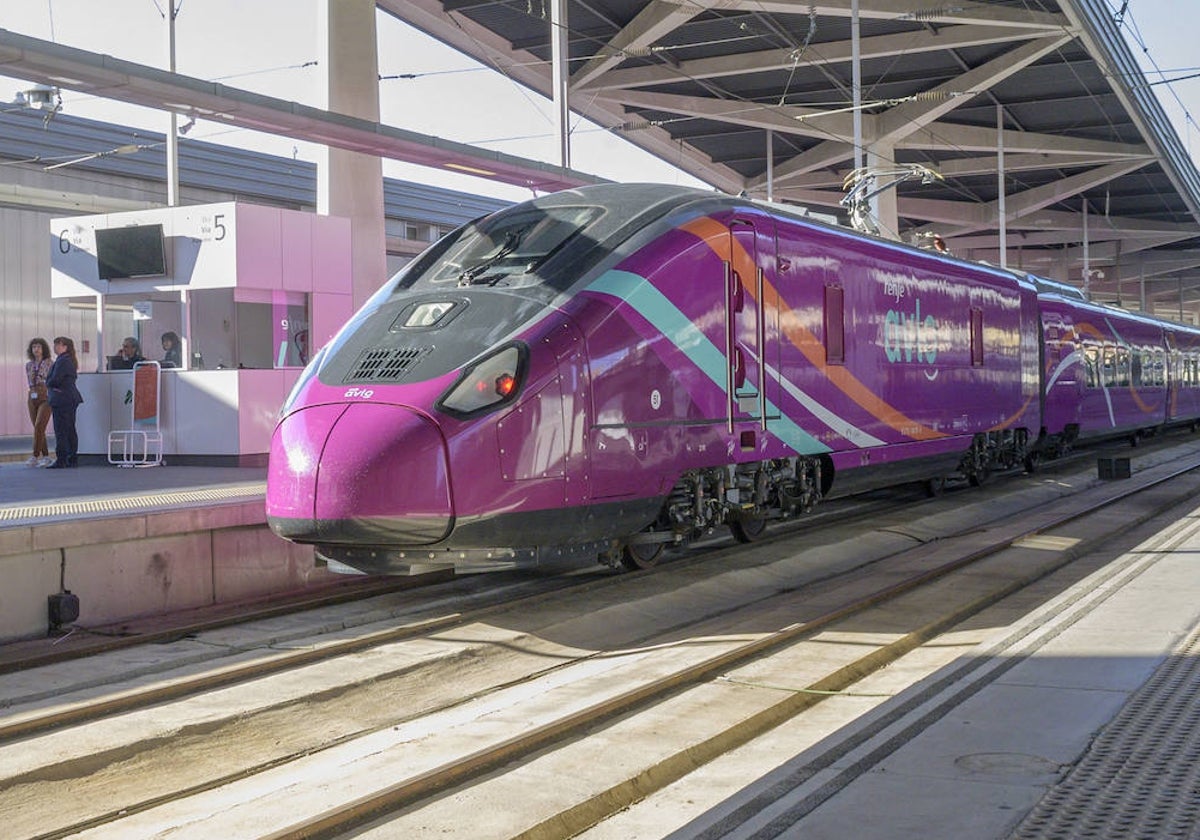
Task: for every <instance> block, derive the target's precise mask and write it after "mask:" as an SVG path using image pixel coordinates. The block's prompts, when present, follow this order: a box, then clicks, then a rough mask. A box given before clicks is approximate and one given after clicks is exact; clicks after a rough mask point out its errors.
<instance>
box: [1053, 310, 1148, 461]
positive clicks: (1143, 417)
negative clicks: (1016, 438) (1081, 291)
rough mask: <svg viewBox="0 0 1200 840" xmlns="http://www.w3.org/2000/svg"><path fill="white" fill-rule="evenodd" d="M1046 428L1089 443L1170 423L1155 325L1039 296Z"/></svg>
mask: <svg viewBox="0 0 1200 840" xmlns="http://www.w3.org/2000/svg"><path fill="white" fill-rule="evenodd" d="M1041 310H1042V331H1043V335H1044V336H1045V345H1046V350H1045V354H1046V358H1045V373H1044V375H1045V389H1046V396H1045V402H1046V410H1045V416H1046V427H1047V432H1048V433H1049V434H1050V435H1052V436H1058V437H1061V438H1062V439H1063V440H1065V441H1066V442H1068V443H1069V442H1070V441H1071V440H1074V439H1078V440H1089V439H1098V438H1104V437H1114V436H1120V435H1125V434H1135V433H1137V432H1139V431H1142V430H1148V429H1153V428H1155V427H1158V426H1161V425H1162V424H1163V423H1165V422H1166V421H1167V419H1168V389H1167V385H1168V367H1167V347H1166V340H1165V338H1164V334H1163V327H1162V324H1161V323H1160V322H1157V321H1153V320H1151V319H1149V318H1144V317H1140V316H1136V315H1130V314H1127V313H1122V312H1119V311H1116V310H1112V309H1108V308H1106V307H1100V306H1095V305H1093V304H1089V303H1086V302H1083V301H1075V300H1065V299H1062V298H1059V297H1057V296H1044V297H1043V300H1042V303H1041Z"/></svg>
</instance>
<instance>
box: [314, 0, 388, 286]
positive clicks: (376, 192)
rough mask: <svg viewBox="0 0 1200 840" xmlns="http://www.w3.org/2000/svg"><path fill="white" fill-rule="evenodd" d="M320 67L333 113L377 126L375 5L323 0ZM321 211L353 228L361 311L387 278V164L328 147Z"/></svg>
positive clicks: (321, 173)
mask: <svg viewBox="0 0 1200 840" xmlns="http://www.w3.org/2000/svg"><path fill="white" fill-rule="evenodd" d="M317 5H318V16H319V22H318V25H319V28H318V39H319V41H320V49H321V56H320V62H321V63H320V66H321V69H322V70H324V71H325V90H324V94H325V101H324V102H323V103H318V104H319V105H320V106H323V107H325V108H326V109H328V110H330V111H337V112H339V113H342V114H346V115H348V116H352V117H360V118H362V119H365V120H370V121H372V122H378V121H379V61H378V51H377V48H376V41H375V0H319V2H318V4H317ZM317 212H318V213H326V214H329V215H332V216H343V217H345V218H348V219H350V223H351V234H350V238H351V250H352V254H351V267H352V268H351V270H352V272H353V274H354V282H353V289H354V307H355V308H356V309H357V308H358V307H359V306H360V305H361V304H362V303H363V302H365V301H366V299H367V298H368V297H370V296H371V295H372V294H373V293H374V292H375V290H376V289H378V288H379V287H380V286H381V285H382V284H383V281H384V280H386V279H387V245H386V240H385V236H384V226H383V163H382V161H381V160H380V159H379V158H378V157H376V156H374V155H366V154H362V153H361V152H350V151H346V150H343V149H331V148H329V147H328V146H326V147H325V149H324V153H323V154H322V155H321V158H320V160H319V161H318V163H317Z"/></svg>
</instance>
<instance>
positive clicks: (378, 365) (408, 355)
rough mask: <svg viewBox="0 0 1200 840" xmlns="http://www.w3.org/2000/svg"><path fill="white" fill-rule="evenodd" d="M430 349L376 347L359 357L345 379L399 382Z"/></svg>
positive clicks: (348, 380)
mask: <svg viewBox="0 0 1200 840" xmlns="http://www.w3.org/2000/svg"><path fill="white" fill-rule="evenodd" d="M428 350H429V348H427V347H416V348H414V347H376V348H374V349H372V350H368V351H366V352H365V353H363V354H362V355H361V356H359V357H358V361H357V362H356V363H355V365H354V369H353V370H351V371H350V375H349V376H347V377H346V380H345V381H346V382H397V381H399V380H400V378H401V377H403V376H404V374H405V372H407V371H408V369H409V368H411V367H412V366H413V365H414V364H416V363H417V360H418V359H420V358H421V357H422V356H424V355H425V353H426V352H428Z"/></svg>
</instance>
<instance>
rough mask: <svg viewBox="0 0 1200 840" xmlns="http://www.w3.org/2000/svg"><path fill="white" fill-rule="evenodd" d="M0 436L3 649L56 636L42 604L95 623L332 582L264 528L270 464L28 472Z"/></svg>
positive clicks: (88, 466)
mask: <svg viewBox="0 0 1200 840" xmlns="http://www.w3.org/2000/svg"><path fill="white" fill-rule="evenodd" d="M29 452H30V439H29V438H19V437H18V438H0V576H2V578H3V580H4V581H5V585H4V587H3V588H0V643H3V642H9V641H17V640H22V639H31V638H36V637H39V636H42V637H44V636H45V635H46V634H47V633H53V632H54V629H55V628H54V626H53V623H52V621H51V618H52V616H53V613H52V612H51V611H50V608H49V606H48V599H49V598H50V597H52V596H54V595H56V594H58V593H63V592H71V593H73V594H74V595H76V596H77V597H78V598H79V604H80V612H79V616H78V618H77V620H76V621H75V622H72V623H76V624H78V625H80V626H85V627H86V626H93V625H100V624H105V625H109V624H112V623H114V622H120V621H123V620H126V619H132V618H137V617H140V616H147V615H156V614H158V615H161V614H166V613H171V612H177V611H180V610H189V609H197V608H204V607H210V606H214V605H221V604H228V603H232V602H237V601H242V600H247V599H253V598H259V597H264V596H269V595H273V594H278V593H289V592H295V591H299V590H303V589H305V588H308V587H311V586H313V585H316V584H324V583H328V582H329V581H330V580H331V579H333V578H334V576H333V575H332V573H331V572H329V571H328V569H327V568H326V567H325V566H324V564H323V563H320V562H319V561H318V559H317V558H316V557H315V555H314V553H313V551H312V549H311V547H307V546H297V545H294V544H292V543H288V542H286V541H284V540H281V539H279V538H278V537H276V536H275V535H274V534H272V533H271V532H270V530H269V529H268V528H267V525H266V511H265V508H264V505H263V499H264V494H265V491H266V473H267V470H266V467H265V466H262V467H223V466H173V465H171V464H170V463H169V462H168V463H167V464H164V465H162V466H155V467H119V466H114V465H112V464H109V463H107V461H106V460H105V459H103V458H98V457H93V458H87V457H84V458H81V463H80V466H79V467H77V468H75V469H68V470H47V469H43V468H38V467H29V466H27V465H26V464H25V460H26V459H27V458H28V457H29Z"/></svg>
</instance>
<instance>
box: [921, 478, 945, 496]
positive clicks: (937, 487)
mask: <svg viewBox="0 0 1200 840" xmlns="http://www.w3.org/2000/svg"><path fill="white" fill-rule="evenodd" d="M945 492H946V479H945V477H941V478H930V479H926V480H925V495H926V496H928V497H929V498H931V499H935V498H937V497H938V496H940V495H942V494H943V493H945Z"/></svg>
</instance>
